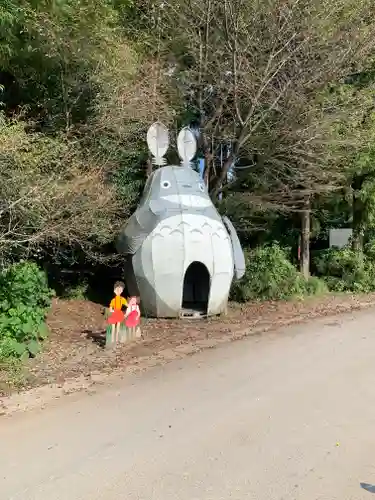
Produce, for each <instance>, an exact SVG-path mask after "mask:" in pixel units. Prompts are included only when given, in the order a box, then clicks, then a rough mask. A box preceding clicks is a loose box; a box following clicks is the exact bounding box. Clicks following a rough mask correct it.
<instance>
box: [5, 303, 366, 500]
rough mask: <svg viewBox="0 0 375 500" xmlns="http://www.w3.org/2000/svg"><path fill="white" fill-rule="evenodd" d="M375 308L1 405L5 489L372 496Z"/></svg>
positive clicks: (133, 495)
mask: <svg viewBox="0 0 375 500" xmlns="http://www.w3.org/2000/svg"><path fill="white" fill-rule="evenodd" d="M374 361H375V311H366V312H362V313H357V314H355V315H350V316H341V317H338V318H335V319H332V318H330V319H325V320H318V321H315V322H314V323H312V324H309V325H305V326H298V327H293V328H289V329H286V330H284V331H281V332H279V333H278V334H273V335H269V336H265V337H256V338H253V339H249V340H245V341H240V342H236V343H233V344H231V345H227V346H223V347H220V348H218V349H215V350H210V351H206V352H204V353H201V354H199V355H196V356H193V357H191V358H189V359H185V360H182V361H178V362H173V363H171V364H169V365H167V366H165V367H164V368H156V369H153V370H151V371H149V372H148V373H146V374H144V375H141V376H138V377H136V378H129V379H128V380H127V381H126V382H124V381H122V382H119V383H118V385H117V386H116V387H112V388H111V389H105V388H103V389H101V390H100V391H99V392H97V393H96V394H95V395H92V396H88V395H83V394H82V395H75V396H73V397H68V398H65V399H64V400H62V401H61V402H59V403H56V406H55V407H53V408H49V409H46V410H44V411H38V412H33V413H30V414H25V415H19V416H13V417H11V418H2V419H0V447H1V451H0V498H1V500H8V499H14V500H125V499H126V500H136V499H137V500H176V499H178V500H221V499H223V500H224V499H225V500H229V499H231V500H244V499H252V500H320V499H321V500H349V499H352V500H362V499H366V498H368V500H371V498H374V500H375V496H373V494H372V493H369V492H367V491H364V490H363V489H361V487H360V482H366V483H374V484H375V362H374Z"/></svg>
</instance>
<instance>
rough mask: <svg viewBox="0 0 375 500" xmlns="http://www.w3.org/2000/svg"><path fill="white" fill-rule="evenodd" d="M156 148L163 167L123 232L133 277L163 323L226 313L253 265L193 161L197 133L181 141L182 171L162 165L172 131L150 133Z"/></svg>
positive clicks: (130, 282) (134, 290)
mask: <svg viewBox="0 0 375 500" xmlns="http://www.w3.org/2000/svg"><path fill="white" fill-rule="evenodd" d="M147 140H148V145H149V148H150V150H151V153H152V154H153V161H154V163H156V165H158V166H159V168H157V169H156V170H154V172H153V173H152V174H151V175H150V176H149V178H148V180H147V182H146V185H145V188H144V192H143V195H142V198H141V200H140V202H139V205H138V208H137V210H136V211H135V213H134V214H133V215H132V216H131V217H130V218H129V220H128V222H127V224H126V225H125V227H124V228H123V229H122V231H121V232H120V235H119V237H118V241H117V249H118V251H119V252H120V253H122V254H124V255H126V264H125V279H126V283H127V287H128V291H129V293H130V294H131V295H139V296H140V298H141V304H142V308H143V310H144V312H145V314H147V315H149V316H154V317H160V318H171V317H181V316H210V315H217V314H221V313H223V312H225V310H226V307H227V302H228V295H229V290H230V286H231V283H232V280H233V277H234V275H235V276H236V278H241V277H242V276H243V274H244V272H245V259H244V255H243V252H242V249H241V245H240V242H239V239H238V237H237V234H236V231H235V229H234V227H233V225H232V224H231V223H230V221H229V219H228V218H226V217H224V218H222V217H221V216H220V215H219V213H218V211H217V210H216V208H215V206H214V205H213V203H212V201H211V199H210V197H209V195H208V192H207V189H206V186H205V184H204V183H203V182H202V180H201V179H200V176H199V174H198V173H197V172H196V171H195V170H193V168H192V167H191V165H190V161H191V160H192V158H193V157H194V155H195V153H196V142H195V138H194V136H193V134H192V132H191V131H190V130H189V129H187V128H185V129H183V130H182V131H181V132H180V134H179V136H178V151H179V155H180V157H181V159H182V164H181V165H180V166H172V165H168V166H162V165H164V164H165V159H164V155H165V153H166V151H167V149H168V131H167V129H166V128H165V127H164V126H163V125H162V124H160V123H155V124H154V125H152V126H151V127H150V129H149V132H148V136H147Z"/></svg>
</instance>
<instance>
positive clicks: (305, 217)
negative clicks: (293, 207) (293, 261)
mask: <svg viewBox="0 0 375 500" xmlns="http://www.w3.org/2000/svg"><path fill="white" fill-rule="evenodd" d="M310 215H311V209H310V201H306V203H305V207H304V209H303V210H302V212H301V260H300V269H301V273H302V274H303V276H304V277H305V278H306V279H309V276H310Z"/></svg>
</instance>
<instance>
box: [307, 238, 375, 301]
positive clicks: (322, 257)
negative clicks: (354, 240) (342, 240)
mask: <svg viewBox="0 0 375 500" xmlns="http://www.w3.org/2000/svg"><path fill="white" fill-rule="evenodd" d="M314 264H315V267H316V269H317V273H318V275H320V276H322V277H323V279H324V281H325V282H326V283H327V285H328V288H329V289H330V290H331V291H335V292H356V293H366V292H370V291H372V290H374V289H375V266H374V263H373V262H372V260H371V259H370V258H368V257H367V256H366V255H365V254H363V253H362V252H355V251H353V250H351V249H350V248H346V247H345V248H341V249H339V248H330V249H329V250H324V251H323V252H319V253H318V254H317V255H316V256H315V258H314Z"/></svg>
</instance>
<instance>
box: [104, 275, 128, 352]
mask: <svg viewBox="0 0 375 500" xmlns="http://www.w3.org/2000/svg"><path fill="white" fill-rule="evenodd" d="M124 288H125V285H124V283H123V282H122V281H116V283H115V285H114V287H113V291H114V293H115V296H114V298H113V299H112V300H111V303H110V305H109V310H110V312H111V315H110V316H109V318H108V323H109V324H110V325H112V335H111V344H117V342H118V341H119V337H120V327H121V323H122V322H123V321H124V319H125V315H124V312H123V309H124V308H125V307H127V305H128V302H127V300H126V299H125V298H124V297H122V296H121V294H122V292H123V291H124Z"/></svg>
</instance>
